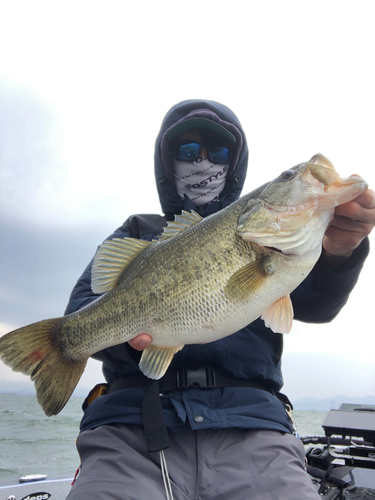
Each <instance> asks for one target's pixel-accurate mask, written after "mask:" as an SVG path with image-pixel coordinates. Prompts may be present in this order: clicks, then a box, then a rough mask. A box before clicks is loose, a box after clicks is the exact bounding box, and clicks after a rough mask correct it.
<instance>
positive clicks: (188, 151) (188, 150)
mask: <svg viewBox="0 0 375 500" xmlns="http://www.w3.org/2000/svg"><path fill="white" fill-rule="evenodd" d="M201 147H202V146H201V144H199V143H198V142H190V143H189V144H181V145H180V146H179V147H178V148H177V152H176V159H177V160H181V161H194V160H196V159H197V158H199V152H200V150H201ZM206 151H207V157H208V159H209V160H210V161H212V163H219V164H225V163H227V162H228V160H229V149H228V148H227V147H225V146H211V147H209V146H206Z"/></svg>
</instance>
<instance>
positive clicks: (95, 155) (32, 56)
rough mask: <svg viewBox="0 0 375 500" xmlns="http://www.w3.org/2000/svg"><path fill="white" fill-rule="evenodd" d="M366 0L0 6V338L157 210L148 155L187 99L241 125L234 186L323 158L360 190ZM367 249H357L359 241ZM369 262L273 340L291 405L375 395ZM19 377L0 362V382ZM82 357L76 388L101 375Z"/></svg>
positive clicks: (367, 143)
mask: <svg viewBox="0 0 375 500" xmlns="http://www.w3.org/2000/svg"><path fill="white" fill-rule="evenodd" d="M374 14H375V4H374V2H373V1H372V0H369V1H367V0H357V1H356V2H354V1H346V0H340V1H335V0H324V1H320V0H314V1H303V0H298V1H288V0H283V1H282V2H280V1H272V0H270V1H267V0H265V1H263V2H260V1H259V0H256V1H251V0H247V1H245V0H243V1H240V0H232V1H231V2H227V1H221V0H214V1H211V0H198V1H195V0H190V1H189V2H188V3H186V2H176V1H175V0H173V1H163V0H159V1H157V2H155V1H143V2H130V1H129V2H128V1H126V0H123V1H121V2H120V1H110V2H105V3H104V2H97V1H90V2H88V1H77V0H75V1H74V2H70V1H64V2H58V1H54V2H51V1H48V2H39V1H36V0H34V1H33V2H26V1H25V2H19V1H13V2H8V1H1V0H0V238H1V240H0V276H1V281H0V335H1V334H3V333H6V332H8V331H10V330H12V329H14V328H17V327H21V326H24V325H26V324H28V323H31V322H34V321H38V320H41V319H45V318H48V317H54V316H60V315H62V314H63V312H64V309H65V307H66V304H67V302H68V298H69V294H70V291H71V289H72V287H73V286H74V284H75V282H76V280H77V278H78V277H79V276H80V274H81V273H82V271H83V269H84V267H85V266H86V265H87V263H88V262H89V261H90V259H91V257H92V256H93V254H94V253H95V250H96V247H97V245H98V244H100V243H101V242H102V240H103V239H104V238H106V237H107V236H108V235H109V234H111V233H112V232H113V230H114V229H116V228H117V227H118V226H120V225H121V224H122V222H123V221H124V220H125V219H126V218H127V217H128V216H129V215H131V214H133V213H140V212H143V213H145V212H146V213H160V207H159V201H158V198H157V195H156V188H155V185H154V178H153V148H154V142H155V138H156V135H157V133H158V129H159V126H160V124H161V121H162V119H163V117H164V115H165V113H166V112H167V110H168V109H169V108H170V107H171V106H172V105H174V104H175V103H176V102H179V101H181V100H184V99H190V98H203V99H212V100H217V101H219V102H222V103H224V104H226V105H228V106H229V107H230V108H232V109H233V110H234V112H235V113H236V114H237V115H238V117H239V119H240V121H241V122H242V125H243V127H244V129H245V131H246V134H247V138H248V142H249V149H250V161H249V173H248V178H247V181H246V184H245V189H244V193H246V192H248V191H250V190H252V189H253V188H255V187H257V186H259V185H260V184H261V183H263V182H265V181H268V180H271V179H273V178H274V177H276V176H277V175H279V173H280V172H281V171H282V170H285V169H287V168H289V167H291V166H293V165H295V164H297V163H300V162H302V161H304V160H308V159H309V158H310V157H311V156H312V155H313V154H315V153H317V152H322V153H323V154H324V155H325V156H327V157H328V158H329V159H330V160H331V161H332V162H333V163H334V165H335V166H336V169H337V170H338V172H339V173H340V174H341V175H342V176H348V175H350V174H353V173H358V174H360V175H362V177H364V178H365V179H366V180H367V182H368V183H369V184H370V186H371V187H372V188H374V186H375V157H374V146H375V144H374V142H375V140H374V138H375V134H374V132H375V125H374V124H375V97H374V89H375V72H374V48H375V32H374V27H373V21H374ZM370 239H371V238H370ZM374 270H375V254H374V253H373V254H372V255H370V257H369V258H368V260H367V262H366V265H365V267H364V270H363V272H362V275H361V277H360V281H359V283H358V285H357V287H356V288H355V290H354V292H353V293H352V296H351V298H350V301H349V303H348V304H347V306H346V307H345V308H344V310H343V311H342V312H341V313H340V315H339V317H338V318H337V319H335V320H334V321H333V322H332V323H331V324H329V325H304V324H302V323H298V322H295V324H294V326H293V330H292V332H291V333H290V334H289V335H288V336H285V355H284V376H285V387H284V391H285V392H286V393H287V394H288V395H289V396H290V397H291V398H292V399H294V400H295V399H299V398H303V397H309V396H315V397H324V398H325V397H333V396H336V395H338V394H345V395H348V396H353V397H354V396H356V397H360V396H366V395H375V363H374V361H375V340H374V333H375V328H374V319H373V311H374V293H373V288H374V287H373V280H374V275H375V274H374ZM5 380H26V378H25V377H24V376H22V375H20V374H15V373H13V372H11V371H10V370H9V369H8V368H7V367H5V366H4V365H2V364H1V365H0V381H2V382H0V384H4V383H6V382H4V381H5ZM102 380H103V378H102V375H101V367H100V364H99V363H97V362H94V361H92V362H90V365H89V367H88V368H87V370H86V372H85V374H84V375H83V377H82V379H81V382H80V387H87V388H90V387H92V386H93V385H95V384H96V383H97V382H100V381H102Z"/></svg>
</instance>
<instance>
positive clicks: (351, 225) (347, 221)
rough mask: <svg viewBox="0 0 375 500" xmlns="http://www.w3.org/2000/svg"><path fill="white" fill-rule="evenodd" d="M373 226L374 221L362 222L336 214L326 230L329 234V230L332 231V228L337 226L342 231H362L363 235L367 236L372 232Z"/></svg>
mask: <svg viewBox="0 0 375 500" xmlns="http://www.w3.org/2000/svg"><path fill="white" fill-rule="evenodd" d="M373 227H374V225H373V224H372V223H366V222H362V221H359V220H356V219H351V218H349V217H346V216H341V215H335V217H334V218H333V220H332V222H331V224H330V226H329V227H328V229H327V231H326V234H327V235H328V236H329V232H330V231H332V229H334V228H336V229H340V230H341V231H351V232H354V233H360V234H362V235H363V236H367V235H369V234H370V233H371V231H372V229H373Z"/></svg>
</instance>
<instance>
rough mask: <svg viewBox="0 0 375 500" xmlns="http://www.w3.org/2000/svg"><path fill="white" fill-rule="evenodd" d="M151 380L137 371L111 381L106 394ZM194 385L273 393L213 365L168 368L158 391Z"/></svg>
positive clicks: (148, 384)
mask: <svg viewBox="0 0 375 500" xmlns="http://www.w3.org/2000/svg"><path fill="white" fill-rule="evenodd" d="M151 382H152V380H151V379H149V378H148V377H146V376H145V375H143V374H142V373H139V374H137V375H131V376H129V377H124V378H119V379H117V380H115V381H114V382H112V383H111V384H110V385H109V387H108V391H107V394H111V393H112V392H116V391H119V390H121V389H127V388H130V387H145V388H148V387H150V385H151ZM190 387H195V388H199V389H213V388H215V387H253V388H254V389H261V390H263V391H267V392H270V393H271V394H273V390H272V389H271V388H269V387H267V386H266V385H265V384H263V383H261V382H257V381H255V380H246V379H240V378H235V377H231V376H230V375H227V374H226V373H224V372H223V371H222V370H218V369H217V368H214V367H213V366H203V367H201V368H198V369H196V370H192V369H191V368H185V367H180V368H178V369H176V368H169V369H168V371H167V373H166V374H165V375H164V377H162V378H161V379H160V380H159V392H160V393H161V394H162V395H164V394H167V393H171V392H174V391H176V390H184V389H189V388H190Z"/></svg>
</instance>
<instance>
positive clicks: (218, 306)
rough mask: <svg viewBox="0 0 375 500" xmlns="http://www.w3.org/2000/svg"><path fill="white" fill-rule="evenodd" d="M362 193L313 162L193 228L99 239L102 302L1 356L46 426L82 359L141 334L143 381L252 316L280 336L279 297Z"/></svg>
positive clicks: (178, 224)
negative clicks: (145, 342)
mask: <svg viewBox="0 0 375 500" xmlns="http://www.w3.org/2000/svg"><path fill="white" fill-rule="evenodd" d="M366 188H367V184H366V182H365V181H364V180H363V179H362V178H361V177H349V178H347V179H341V178H340V176H339V174H338V173H337V172H336V171H335V169H334V167H333V165H332V164H331V163H330V162H329V160H327V159H326V158H325V157H324V156H323V155H320V154H318V155H316V156H314V157H313V158H312V159H311V160H310V161H309V162H305V163H301V164H300V165H297V166H295V167H293V168H291V169H290V170H287V171H285V172H283V173H282V174H281V175H280V176H279V177H277V178H276V179H275V180H273V181H272V182H270V183H268V184H265V185H263V186H261V187H260V188H258V189H256V190H255V191H253V192H251V193H250V194H247V195H245V196H243V197H242V198H240V199H239V200H238V201H236V202H235V203H233V204H232V205H230V206H229V207H227V208H225V209H223V210H221V211H220V212H218V213H216V214H213V215H211V216H209V217H207V218H205V219H203V220H202V219H201V218H200V217H199V216H198V215H197V214H196V213H194V212H192V213H186V212H184V213H182V214H181V215H179V216H176V218H175V221H174V222H172V223H169V224H168V227H167V228H166V229H165V230H164V232H163V234H162V235H161V237H159V239H158V240H157V241H154V242H148V241H143V240H137V239H133V238H124V239H114V240H111V241H107V242H105V243H104V244H103V245H101V247H100V248H99V249H98V252H97V254H96V256H95V259H94V264H93V269H92V289H93V291H94V292H95V293H102V294H104V295H102V296H101V297H100V298H98V299H97V300H96V301H94V302H92V303H91V304H89V305H88V306H86V307H84V308H82V309H81V310H79V311H77V312H75V313H73V314H70V315H68V316H65V317H62V318H55V319H48V320H44V321H40V322H38V323H34V324H32V325H29V326H26V327H24V328H20V329H18V330H14V331H13V332H10V333H7V334H6V335H4V336H3V337H2V338H1V339H0V357H1V359H2V360H3V361H4V363H6V364H7V365H9V366H10V367H11V368H12V369H13V370H15V371H19V372H22V373H24V374H25V375H29V376H30V377H31V380H33V381H34V382H35V388H36V393H37V398H38V401H39V403H40V405H41V406H42V408H43V410H44V412H45V413H46V415H48V416H50V415H55V414H57V413H58V412H60V410H61V409H62V408H63V407H64V405H65V404H66V403H67V401H68V400H69V398H70V396H71V394H72V392H73V390H74V388H75V387H76V385H77V383H78V381H79V379H80V377H81V375H82V373H83V370H84V368H85V365H86V362H87V359H88V358H89V357H90V356H91V355H93V354H94V353H96V352H98V351H100V350H102V349H104V348H107V347H110V346H113V345H116V344H120V343H123V342H127V341H129V340H131V339H133V338H134V337H136V336H137V335H138V334H140V333H148V334H149V335H151V337H152V339H153V340H152V344H151V345H150V346H149V347H147V349H145V350H144V351H143V353H142V357H141V360H140V364H139V367H140V370H141V371H142V372H143V373H144V374H145V375H146V376H147V377H150V378H152V379H159V378H160V377H162V376H163V375H164V373H165V372H166V370H167V368H168V366H169V364H170V362H171V360H172V358H173V356H174V355H175V353H177V352H178V351H180V350H181V349H182V348H183V347H184V345H185V344H196V343H207V342H212V341H214V340H217V339H220V338H222V337H225V336H227V335H231V334H232V333H234V332H236V331H238V330H240V329H241V328H243V327H245V326H246V325H248V324H250V323H251V322H252V321H254V320H255V319H257V318H259V317H262V318H263V320H264V321H265V324H266V325H267V326H268V327H269V328H271V329H272V330H273V331H274V332H276V333H287V332H289V330H290V329H291V326H292V319H293V307H292V303H291V300H290V298H289V294H290V293H291V292H292V291H293V290H294V289H295V288H296V287H297V286H298V285H299V284H300V283H301V282H302V281H303V280H304V279H305V278H306V276H307V275H308V274H309V272H310V271H311V269H312V268H313V266H314V264H315V263H316V261H317V260H318V258H319V256H320V253H321V249H322V241H323V236H324V233H325V230H326V228H327V226H328V225H329V223H330V221H331V219H332V217H333V213H334V209H335V207H336V206H337V205H340V204H342V203H346V202H348V201H350V200H352V199H354V198H356V197H357V196H359V195H360V194H361V193H362V192H363V191H364V190H365V189H366Z"/></svg>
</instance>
